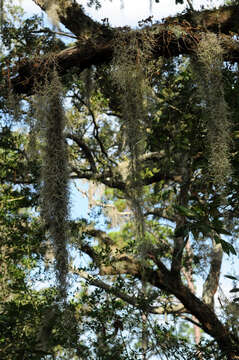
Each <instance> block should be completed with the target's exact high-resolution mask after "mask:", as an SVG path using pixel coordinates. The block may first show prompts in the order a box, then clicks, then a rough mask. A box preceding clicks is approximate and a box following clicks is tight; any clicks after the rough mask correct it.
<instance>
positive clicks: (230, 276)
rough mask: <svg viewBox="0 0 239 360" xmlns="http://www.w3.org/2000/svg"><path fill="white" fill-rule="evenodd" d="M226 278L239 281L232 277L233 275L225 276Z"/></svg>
mask: <svg viewBox="0 0 239 360" xmlns="http://www.w3.org/2000/svg"><path fill="white" fill-rule="evenodd" d="M224 277H226V278H228V279H231V280H238V279H237V278H236V277H235V276H232V275H225V276H224Z"/></svg>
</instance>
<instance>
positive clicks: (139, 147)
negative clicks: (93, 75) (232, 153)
mask: <svg viewBox="0 0 239 360" xmlns="http://www.w3.org/2000/svg"><path fill="white" fill-rule="evenodd" d="M126 42H127V46H126ZM114 50H115V51H114V60H113V64H112V78H113V81H114V83H115V85H116V86H117V88H118V90H119V94H121V97H120V104H121V112H122V119H123V121H124V136H125V140H126V145H127V149H126V151H128V154H129V166H130V170H129V172H128V179H127V180H128V195H129V201H130V203H131V207H132V210H133V212H134V216H135V222H136V228H137V229H136V230H137V237H138V239H142V238H143V236H144V220H143V213H142V205H143V198H142V194H143V189H142V181H141V174H140V173H141V164H140V160H139V158H140V155H141V154H142V153H143V152H144V142H145V140H144V137H145V133H144V130H145V127H146V126H145V120H146V116H147V112H146V96H145V92H146V88H147V85H146V82H145V76H144V73H143V67H142V63H141V54H140V49H139V46H138V40H137V36H136V32H134V31H130V30H129V31H127V30H126V31H125V32H124V31H122V32H119V33H118V35H117V36H116V39H115V48H114Z"/></svg>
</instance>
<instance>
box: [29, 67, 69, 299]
mask: <svg viewBox="0 0 239 360" xmlns="http://www.w3.org/2000/svg"><path fill="white" fill-rule="evenodd" d="M61 92H62V89H61V84H60V81H59V79H58V76H57V73H56V71H54V72H53V73H52V74H51V80H50V81H46V83H45V86H44V88H42V89H41V91H40V92H39V91H38V95H37V96H38V106H37V108H36V116H37V118H38V121H40V122H41V124H42V137H43V156H42V162H43V165H42V192H41V211H42V217H43V219H44V222H45V225H46V228H47V229H48V230H49V234H50V237H51V238H52V240H53V244H54V255H55V268H56V278H57V281H58V284H59V290H60V298H61V299H65V296H66V288H67V273H68V253H67V248H66V247H67V219H68V201H69V189H68V179H69V172H68V156H67V148H66V143H65V141H64V136H63V131H64V127H65V116H64V111H63V105H62V96H61Z"/></svg>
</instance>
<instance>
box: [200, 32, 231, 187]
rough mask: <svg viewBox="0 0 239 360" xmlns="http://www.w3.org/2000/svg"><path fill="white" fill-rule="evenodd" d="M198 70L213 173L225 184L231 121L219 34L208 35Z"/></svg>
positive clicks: (229, 168) (216, 182)
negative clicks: (226, 97) (226, 98)
mask: <svg viewBox="0 0 239 360" xmlns="http://www.w3.org/2000/svg"><path fill="white" fill-rule="evenodd" d="M193 67H194V71H195V72H196V77H197V83H198V87H199V92H200V97H201V100H202V105H203V106H204V107H205V115H206V118H207V132H208V143H209V166H210V173H211V175H212V177H213V179H214V182H215V185H217V186H220V185H224V184H225V181H226V179H227V177H228V175H230V171H231V166H230V159H229V145H230V135H229V130H230V124H229V119H228V117H229V114H228V108H227V104H226V101H225V97H224V88H223V75H222V67H223V48H222V47H221V44H220V41H219V39H218V37H217V35H215V34H211V33H210V34H209V33H208V34H206V35H205V36H204V37H203V38H202V40H201V41H200V43H199V45H198V49H197V62H196V64H195V63H194V65H193Z"/></svg>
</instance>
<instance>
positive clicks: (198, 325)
mask: <svg viewBox="0 0 239 360" xmlns="http://www.w3.org/2000/svg"><path fill="white" fill-rule="evenodd" d="M181 318H182V319H185V320H187V321H190V322H191V323H192V324H193V325H195V326H197V327H199V328H201V329H203V327H202V325H201V324H199V322H197V321H194V320H193V319H190V318H189V317H188V316H184V315H183V316H181Z"/></svg>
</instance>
